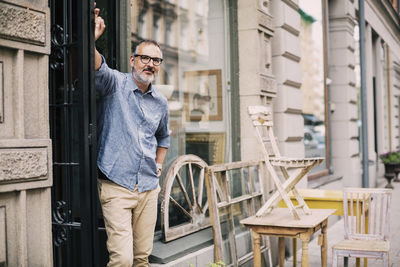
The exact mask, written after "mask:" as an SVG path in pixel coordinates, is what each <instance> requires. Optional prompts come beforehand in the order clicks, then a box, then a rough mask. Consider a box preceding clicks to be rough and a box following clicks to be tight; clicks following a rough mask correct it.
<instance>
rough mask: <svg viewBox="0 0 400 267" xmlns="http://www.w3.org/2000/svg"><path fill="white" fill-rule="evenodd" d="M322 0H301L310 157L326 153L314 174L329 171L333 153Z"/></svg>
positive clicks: (307, 152) (306, 141) (305, 140)
mask: <svg viewBox="0 0 400 267" xmlns="http://www.w3.org/2000/svg"><path fill="white" fill-rule="evenodd" d="M322 2H323V1H321V0H314V1H307V0H300V1H299V13H300V16H301V29H300V45H301V60H300V65H301V69H302V85H301V91H302V94H303V111H302V112H303V118H304V138H303V143H304V147H305V156H306V157H325V161H324V162H323V163H321V164H320V165H319V166H317V167H315V168H314V169H313V170H312V171H311V175H310V176H309V179H310V177H319V176H321V175H325V174H327V169H328V167H329V166H327V164H329V159H328V157H329V155H328V153H327V146H329V144H327V143H326V134H327V133H328V131H327V129H326V128H327V127H326V121H327V120H326V119H327V114H326V112H327V111H326V110H327V108H326V105H327V103H326V102H325V94H326V70H325V69H326V68H325V64H326V59H325V58H326V57H325V52H326V45H325V42H324V37H325V34H326V32H325V30H324V20H325V19H326V18H325V15H324V14H325V12H324V11H323V5H322Z"/></svg>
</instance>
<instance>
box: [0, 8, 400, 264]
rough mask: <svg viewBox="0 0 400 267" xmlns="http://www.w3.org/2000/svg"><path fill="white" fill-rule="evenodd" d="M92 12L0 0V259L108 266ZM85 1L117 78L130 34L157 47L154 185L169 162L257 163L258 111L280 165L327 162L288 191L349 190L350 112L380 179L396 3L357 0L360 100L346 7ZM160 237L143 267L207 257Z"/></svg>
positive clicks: (357, 155)
mask: <svg viewBox="0 0 400 267" xmlns="http://www.w3.org/2000/svg"><path fill="white" fill-rule="evenodd" d="M92 2H93V1H72V0H71V1H68V0H64V1H20V0H8V1H3V2H1V3H0V265H2V264H4V265H5V266H52V265H53V266H104V265H105V262H106V261H107V253H106V249H105V240H106V236H105V231H104V224H103V222H102V217H101V211H100V209H99V206H98V203H97V200H96V163H95V159H96V156H95V155H96V152H95V151H96V145H95V143H96V141H95V140H96V133H95V128H96V127H95V126H96V120H95V113H96V112H95V111H96V105H95V103H96V95H95V93H94V91H93V71H91V66H92V63H91V60H92V59H91V56H92V54H91V53H92V52H93V51H92V49H91V47H92V46H91V45H94V44H93V38H92V37H91V34H92V29H91V26H90V25H91V23H90V21H91V19H92V18H93V15H91V13H90V11H91V9H90V6H91V5H92V4H93V3H92ZM96 2H97V7H99V8H101V13H100V14H101V16H102V17H103V18H104V19H105V21H106V25H107V27H106V32H105V33H104V35H103V36H102V38H101V39H99V40H98V42H97V44H96V46H97V47H98V49H99V51H100V52H101V53H102V54H103V55H104V56H105V58H106V61H107V63H108V65H109V66H112V67H114V68H117V69H119V70H121V71H124V72H129V71H130V67H129V61H128V59H129V56H130V54H131V53H133V52H134V51H133V49H134V47H135V45H136V44H137V43H138V42H139V41H140V40H142V39H155V40H157V41H158V42H159V43H160V45H161V48H162V51H163V56H164V61H163V66H162V70H161V71H160V75H159V77H158V78H157V80H156V82H155V83H156V86H157V87H158V88H159V89H160V90H161V91H162V92H163V93H164V94H165V96H166V97H167V99H168V101H169V109H170V129H171V148H170V149H169V151H168V155H167V158H166V161H165V167H164V169H165V171H164V173H163V176H162V178H161V180H160V183H161V185H163V184H164V182H165V179H166V175H167V172H168V167H169V166H171V165H172V164H173V163H174V162H175V161H176V160H177V159H178V158H179V156H182V155H188V154H194V155H196V156H198V157H200V158H201V159H202V160H204V162H205V164H208V165H213V164H219V163H224V162H233V161H240V160H252V159H260V158H261V151H260V150H259V147H258V144H257V140H256V139H255V138H254V133H253V131H252V126H251V123H250V120H249V118H248V115H247V107H248V106H249V105H265V106H268V107H269V108H270V109H271V111H272V112H273V114H274V115H273V117H274V131H275V134H276V136H277V137H278V141H279V146H280V151H281V153H282V154H283V155H287V156H293V157H304V156H306V157H313V156H323V157H325V159H326V160H325V162H324V163H323V164H321V165H320V166H318V168H315V170H313V172H311V173H310V175H309V176H308V177H307V179H303V180H302V181H301V184H300V185H299V186H301V187H312V188H315V187H318V186H321V185H324V184H327V183H329V182H332V181H336V183H335V186H338V185H337V184H339V186H340V187H343V186H357V187H360V186H362V179H361V177H362V167H363V162H362V153H363V151H362V149H361V148H362V146H361V141H362V138H363V136H362V135H361V130H360V129H361V121H362V120H361V119H362V117H361V116H366V118H367V120H366V121H367V122H368V137H367V138H368V151H367V152H368V159H369V162H368V166H369V186H370V187H375V186H377V182H378V177H380V176H382V173H383V166H382V164H381V163H380V162H379V154H381V153H384V152H388V151H394V150H399V146H400V140H399V139H400V132H399V131H400V130H399V127H400V121H399V116H400V114H399V113H400V102H399V101H400V19H399V18H400V17H399V1H397V0H391V1H389V0H381V1H373V0H365V1H364V4H365V20H366V34H365V38H364V40H363V41H364V43H365V47H366V51H365V55H361V56H362V57H364V58H365V60H366V64H365V67H366V76H365V77H366V88H365V90H366V95H367V99H361V98H360V92H361V90H364V88H362V89H361V85H360V79H361V76H360V75H361V74H360V60H359V59H360V49H359V39H360V38H359V34H358V33H359V23H360V22H359V16H358V14H359V8H358V1H354V0H344V1H343V0H313V1H310V0H307V1H305V0H279V1H278V0H251V1H248V0H246V1H245V0H123V1H105V0H98V1H96ZM362 101H364V102H362ZM361 105H366V107H367V111H368V112H367V114H361ZM337 182H338V183H337ZM266 189H267V192H270V191H271V190H273V186H272V184H271V183H269V184H267V188H266ZM336 189H340V188H336ZM176 194H177V195H179V192H178V193H176ZM160 197H161V198H162V197H163V196H160ZM161 201H162V199H160V202H161ZM160 212H161V211H160ZM159 217H160V216H159ZM171 219H172V221H173V223H174V225H175V226H179V225H181V224H185V223H188V222H189V221H190V219H189V218H187V217H185V216H184V215H181V214H179V213H177V214H175V217H174V216H172V215H171ZM163 229H164V228H163V222H162V221H161V219H160V220H159V222H158V223H157V229H156V236H155V241H154V250H153V254H152V257H151V261H152V262H153V265H154V266H159V265H160V266H188V264H189V263H191V264H193V265H195V266H204V265H205V264H207V263H210V262H211V261H212V260H213V248H212V243H213V242H212V233H211V230H210V228H202V229H198V230H199V231H196V232H192V233H190V234H187V235H184V236H180V238H176V239H172V240H168V242H166V240H165V234H164V233H163ZM182 242H183V243H184V249H182ZM250 249H251V248H250ZM248 264H250V263H248Z"/></svg>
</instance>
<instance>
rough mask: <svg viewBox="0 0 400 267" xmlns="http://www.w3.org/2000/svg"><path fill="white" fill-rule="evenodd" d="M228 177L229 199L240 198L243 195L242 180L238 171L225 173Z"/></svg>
mask: <svg viewBox="0 0 400 267" xmlns="http://www.w3.org/2000/svg"><path fill="white" fill-rule="evenodd" d="M227 175H229V177H230V186H231V188H230V190H231V198H236V197H240V196H242V195H243V194H244V188H243V182H244V181H243V180H242V175H241V173H240V169H234V170H230V171H228V172H227Z"/></svg>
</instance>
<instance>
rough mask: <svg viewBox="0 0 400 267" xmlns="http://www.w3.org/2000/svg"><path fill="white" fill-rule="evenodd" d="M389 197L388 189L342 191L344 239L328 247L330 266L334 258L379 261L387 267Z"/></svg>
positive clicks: (335, 260)
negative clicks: (329, 249) (330, 254)
mask: <svg viewBox="0 0 400 267" xmlns="http://www.w3.org/2000/svg"><path fill="white" fill-rule="evenodd" d="M391 196H392V189H384V188H345V189H344V190H343V209H344V212H343V213H344V215H343V216H344V229H345V231H344V232H345V236H344V238H345V239H344V240H342V241H341V242H339V243H338V244H336V245H334V246H333V247H332V252H333V262H332V266H337V257H338V256H343V257H357V258H380V259H382V260H383V261H384V264H385V265H384V266H389V262H388V259H389V250H390V242H389V234H390V231H389V226H390V225H389V224H390V206H391Z"/></svg>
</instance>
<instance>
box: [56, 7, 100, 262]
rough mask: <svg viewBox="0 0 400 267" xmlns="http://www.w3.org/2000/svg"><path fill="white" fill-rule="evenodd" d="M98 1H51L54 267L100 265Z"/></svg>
mask: <svg viewBox="0 0 400 267" xmlns="http://www.w3.org/2000/svg"><path fill="white" fill-rule="evenodd" d="M90 7H93V0H91V1H89V0H83V1H76V0H74V1H73V0H63V1H59V0H58V1H57V0H51V1H50V8H51V45H52V47H51V55H50V62H49V90H50V92H49V103H50V107H49V115H50V134H51V139H52V142H53V147H52V148H53V180H54V185H53V189H52V222H53V258H54V266H99V259H98V255H99V253H98V251H99V245H98V244H99V242H98V228H97V207H98V204H97V198H96V197H97V192H96V156H95V155H96V146H95V145H94V143H95V142H93V141H92V140H96V139H95V137H96V133H95V95H94V94H93V80H94V79H93V48H92V47H93V37H92V36H93V32H92V27H91V25H92V24H91V21H93V15H92V14H93V9H92V8H90Z"/></svg>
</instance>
